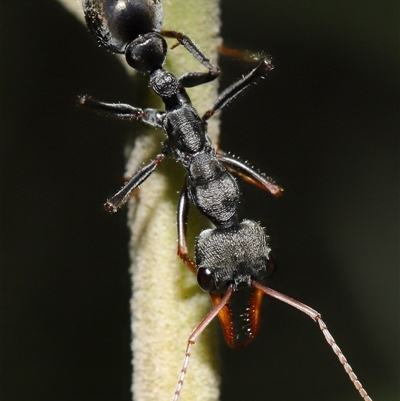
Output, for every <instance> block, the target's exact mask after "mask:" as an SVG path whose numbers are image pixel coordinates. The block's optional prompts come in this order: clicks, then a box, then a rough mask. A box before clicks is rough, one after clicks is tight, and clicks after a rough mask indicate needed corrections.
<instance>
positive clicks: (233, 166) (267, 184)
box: [217, 153, 283, 196]
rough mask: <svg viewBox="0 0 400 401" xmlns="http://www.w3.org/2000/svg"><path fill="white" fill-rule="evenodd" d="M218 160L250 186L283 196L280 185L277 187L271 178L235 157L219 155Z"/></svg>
mask: <svg viewBox="0 0 400 401" xmlns="http://www.w3.org/2000/svg"><path fill="white" fill-rule="evenodd" d="M217 158H218V159H219V160H220V161H221V162H222V163H224V165H225V167H226V168H227V169H228V170H229V171H231V172H233V173H235V174H237V175H239V176H240V177H241V178H243V179H244V180H245V181H247V182H249V183H250V184H253V185H255V186H257V187H259V188H261V189H263V190H265V191H269V192H271V194H272V195H274V196H280V195H282V192H283V188H281V187H280V186H279V185H276V184H275V183H274V181H273V180H272V179H271V178H269V177H265V176H264V175H262V174H260V173H257V172H256V171H255V170H254V169H252V168H251V167H250V166H248V165H247V164H246V163H244V162H242V161H241V160H239V159H236V158H235V157H234V156H228V155H226V154H224V153H217Z"/></svg>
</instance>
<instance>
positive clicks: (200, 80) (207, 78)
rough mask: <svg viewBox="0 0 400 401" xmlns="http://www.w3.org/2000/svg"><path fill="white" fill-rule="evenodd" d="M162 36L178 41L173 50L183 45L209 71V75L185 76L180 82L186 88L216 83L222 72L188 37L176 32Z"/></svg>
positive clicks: (201, 73) (166, 32) (163, 33)
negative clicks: (215, 80)
mask: <svg viewBox="0 0 400 401" xmlns="http://www.w3.org/2000/svg"><path fill="white" fill-rule="evenodd" d="M161 35H163V36H165V37H166V38H173V39H176V40H177V41H178V43H177V44H175V45H174V46H172V49H174V48H175V47H176V46H179V45H182V46H183V47H184V48H185V49H186V50H187V51H188V52H189V53H190V54H191V55H192V56H193V57H194V58H195V59H196V60H197V61H199V62H200V63H201V64H202V65H203V66H204V67H206V68H207V69H208V73H207V72H204V73H203V72H188V73H185V74H183V75H182V76H181V77H180V78H179V80H178V82H179V83H180V84H181V85H182V86H183V87H184V88H192V87H194V86H198V85H202V84H204V83H207V82H211V81H214V79H216V78H217V77H218V76H219V75H220V73H221V70H220V69H219V68H218V67H216V66H214V65H213V64H212V63H211V60H210V59H209V58H207V57H206V56H205V54H204V53H203V52H202V51H201V50H200V49H199V47H198V46H197V45H196V44H195V43H194V42H193V41H192V39H190V38H189V37H188V36H186V35H185V34H183V33H182V32H176V31H161Z"/></svg>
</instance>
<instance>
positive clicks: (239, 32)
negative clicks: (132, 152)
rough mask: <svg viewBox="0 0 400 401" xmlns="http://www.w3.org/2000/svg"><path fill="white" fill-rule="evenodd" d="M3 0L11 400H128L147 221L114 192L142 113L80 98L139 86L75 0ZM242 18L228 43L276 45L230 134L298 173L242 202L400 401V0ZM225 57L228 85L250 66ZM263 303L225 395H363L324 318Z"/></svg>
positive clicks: (247, 154)
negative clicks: (134, 284)
mask: <svg viewBox="0 0 400 401" xmlns="http://www.w3.org/2000/svg"><path fill="white" fill-rule="evenodd" d="M0 16H1V23H0V29H1V94H2V96H1V134H2V135H1V138H2V144H1V161H2V181H1V184H2V196H1V199H2V203H3V204H2V222H1V228H2V230H1V231H2V243H1V246H2V250H1V256H2V270H1V275H2V277H1V291H2V293H1V300H2V306H1V307H2V323H1V334H2V340H1V347H2V349H1V364H2V366H1V369H2V372H1V387H2V388H1V392H0V397H1V398H2V399H4V400H7V401H17V400H18V401H20V400H28V399H29V400H32V401H39V400H57V401H67V400H74V401H79V400H82V401H83V400H84V401H88V400H93V401H94V400H96V401H102V400H107V401H109V400H118V401H119V400H120V401H128V400H130V399H131V396H130V377H131V366H130V359H131V355H130V345H129V341H130V327H129V297H130V282H129V276H128V273H127V270H128V264H129V261H128V256H127V250H126V242H127V239H128V236H127V230H126V228H125V216H124V213H121V214H119V215H115V216H112V218H111V217H110V216H108V215H107V214H106V213H104V211H103V209H102V202H103V201H104V199H106V198H107V196H108V195H110V194H111V193H112V192H113V190H115V188H116V185H117V183H119V180H120V177H121V174H122V172H123V171H124V159H123V147H124V140H125V137H126V133H127V132H128V131H129V126H128V125H127V124H123V123H119V122H116V121H113V120H109V119H105V118H101V117H99V116H97V115H95V114H94V113H93V114H92V113H89V112H85V111H82V110H80V109H78V108H77V107H76V106H75V103H74V101H75V97H76V95H77V94H79V93H94V94H96V96H97V97H98V98H100V99H110V100H117V99H119V100H122V101H127V102H134V100H133V99H134V97H133V94H132V92H133V89H132V88H133V84H132V81H131V80H130V78H129V77H128V76H127V75H126V73H125V71H124V69H123V68H122V66H121V65H120V64H119V63H118V62H116V60H115V59H114V57H113V56H112V55H111V54H108V53H107V52H105V51H104V50H102V49H98V48H97V46H95V45H93V41H92V38H91V37H89V35H88V34H87V32H86V29H85V27H84V26H83V25H82V24H80V23H79V22H78V21H76V20H75V19H74V18H73V17H72V16H71V15H69V14H68V13H67V12H66V11H65V10H64V9H63V8H62V7H61V6H60V5H59V4H58V3H57V2H55V1H52V0H35V1H13V2H6V1H2V2H1V8H0ZM222 20H223V29H222V34H223V37H224V38H225V41H226V44H227V45H229V46H235V47H238V48H240V49H251V50H265V51H266V52H268V53H269V54H272V55H273V57H274V64H275V70H274V71H273V72H272V73H271V74H269V76H268V78H267V80H266V81H265V82H262V83H260V84H258V85H257V86H253V87H252V88H251V91H248V92H247V93H246V94H245V95H244V96H240V97H239V99H237V100H235V102H232V103H231V104H230V106H229V107H228V108H227V109H226V110H225V111H224V113H223V117H222V138H221V146H222V148H223V149H224V150H229V151H232V152H233V153H235V154H237V155H240V156H241V157H242V158H243V159H247V160H250V161H251V162H252V163H253V164H254V165H255V166H256V167H258V168H260V169H261V170H262V171H264V172H266V173H267V174H268V175H271V176H273V177H274V178H275V179H276V181H277V182H278V183H279V184H281V185H282V186H283V187H284V188H285V193H284V196H283V197H282V198H280V199H271V198H272V197H271V196H269V195H268V194H266V193H263V192H262V191H260V190H258V189H257V188H252V187H250V186H249V185H246V184H243V185H242V188H243V202H242V211H241V215H242V216H243V217H247V218H251V219H254V220H258V221H261V222H262V223H263V225H266V226H267V229H268V232H269V234H270V235H271V238H272V245H273V247H274V249H275V250H276V253H277V254H278V257H279V270H278V271H277V274H276V275H275V276H274V277H273V279H271V286H273V287H274V288H275V289H277V290H279V291H281V292H284V293H286V294H288V295H290V296H292V297H294V298H297V299H299V300H301V301H303V302H305V303H307V304H309V305H310V306H312V307H314V308H315V309H317V310H318V311H320V312H321V313H322V316H323V318H324V320H325V322H326V323H327V324H328V327H329V328H330V330H331V332H332V334H333V335H334V336H335V338H336V340H337V341H338V343H339V346H340V347H341V348H342V350H343V351H344V353H345V354H346V356H347V358H348V359H349V362H350V364H351V365H352V366H353V368H354V369H355V371H356V373H357V375H358V376H359V378H360V379H361V381H362V382H363V384H364V385H365V387H366V389H367V390H368V391H369V393H370V395H371V397H372V398H373V399H376V400H381V401H384V400H398V399H399V382H398V379H399V332H398V329H399V321H398V319H399V304H398V301H399V298H398V284H399V280H398V267H399V252H398V251H399V249H398V247H399V235H398V234H399V229H398V228H399V213H398V212H399V199H398V197H399V177H398V173H399V165H398V162H399V146H398V145H399V29H398V28H399V4H398V2H397V1H369V0H362V1H322V0H321V1H300V0H296V1H295V0H280V1H270V0H269V1H263V2H260V1H256V0H249V1H247V2H245V3H244V2H242V1H239V0H229V1H228V0H226V1H223V2H222ZM169 28H170V29H179V27H169ZM220 65H221V67H222V68H223V75H222V78H221V86H222V87H226V86H227V85H229V83H231V82H233V81H234V80H235V79H236V78H238V77H239V76H240V75H241V74H242V73H244V72H246V71H247V70H248V69H249V66H246V65H243V64H241V63H238V62H234V61H232V60H221V61H220ZM212 101H213V99H210V104H211V103H212ZM136 103H137V102H136ZM262 319H263V320H262V327H261V332H260V334H259V336H258V338H257V340H256V341H255V343H254V344H252V345H251V346H249V347H248V348H246V349H245V350H242V351H232V350H230V349H228V348H227V347H226V346H225V344H224V343H223V342H222V341H221V350H222V355H223V363H222V372H223V387H222V392H223V394H222V400H225V401H226V400H230V401H236V400H243V399H249V400H254V401H258V400H265V399H268V400H274V401H280V400H282V401H283V400H321V399H323V400H332V401H333V400H358V399H359V397H358V395H357V393H356V391H355V389H354V388H353V386H352V384H351V383H350V382H349V380H348V378H347V376H346V375H345V373H344V372H343V369H342V367H341V366H340V364H339V363H338V361H337V359H336V357H335V356H334V355H333V353H332V352H331V350H330V348H329V346H328V345H327V344H326V343H324V340H323V337H322V335H321V333H320V332H319V330H318V327H317V325H315V324H314V323H313V322H312V321H311V320H310V319H309V318H308V317H306V316H304V315H302V314H301V313H299V312H297V311H295V310H293V309H292V308H290V307H288V306H286V305H283V304H280V303H279V302H277V301H274V300H266V301H265V306H264V310H263V318H262ZM188 334H189V333H188ZM191 374H195V372H191Z"/></svg>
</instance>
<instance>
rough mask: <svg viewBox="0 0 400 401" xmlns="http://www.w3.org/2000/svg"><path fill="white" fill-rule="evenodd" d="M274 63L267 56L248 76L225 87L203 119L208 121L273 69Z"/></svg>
mask: <svg viewBox="0 0 400 401" xmlns="http://www.w3.org/2000/svg"><path fill="white" fill-rule="evenodd" d="M273 68H274V67H273V65H272V63H271V60H270V59H269V58H265V59H264V60H262V61H261V63H260V64H258V66H257V67H256V68H254V69H253V70H252V71H250V72H249V73H248V74H247V75H246V76H244V77H243V78H241V79H239V80H238V81H237V82H235V83H234V84H232V85H231V86H229V87H228V88H227V89H225V90H224V91H223V92H222V93H221V94H220V95H219V96H218V99H217V100H216V102H215V103H214V104H213V106H212V107H211V108H210V109H209V110H207V111H206V112H205V113H204V115H203V117H202V119H203V121H207V120H208V119H209V118H210V117H212V116H213V115H214V114H215V113H216V112H217V111H219V110H221V109H222V108H223V107H225V106H226V105H227V104H228V103H229V102H231V101H232V100H233V99H234V98H235V97H236V96H237V95H238V94H239V93H240V92H242V91H243V90H245V89H246V88H247V87H248V86H249V85H250V84H251V83H252V82H255V81H256V80H257V79H259V78H263V77H264V76H265V75H266V73H267V72H268V71H271V70H272V69H273Z"/></svg>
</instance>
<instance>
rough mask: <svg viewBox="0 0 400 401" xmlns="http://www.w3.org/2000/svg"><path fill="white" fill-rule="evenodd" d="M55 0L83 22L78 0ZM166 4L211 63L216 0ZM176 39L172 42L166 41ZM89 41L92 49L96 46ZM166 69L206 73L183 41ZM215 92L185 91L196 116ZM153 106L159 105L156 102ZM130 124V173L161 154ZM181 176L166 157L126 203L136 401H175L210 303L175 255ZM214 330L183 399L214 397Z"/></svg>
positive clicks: (214, 122) (212, 129)
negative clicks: (183, 367) (189, 345)
mask: <svg viewBox="0 0 400 401" xmlns="http://www.w3.org/2000/svg"><path fill="white" fill-rule="evenodd" d="M59 1H60V2H61V3H63V4H64V5H65V6H66V7H67V8H68V9H69V10H70V11H72V12H73V13H74V14H75V15H77V17H78V18H79V19H80V20H81V21H83V13H82V9H81V6H80V4H79V2H77V0H59ZM163 6H164V13H165V20H164V28H165V29H169V30H176V31H183V32H184V33H185V34H187V35H188V36H190V37H191V38H192V39H194V40H195V42H196V43H197V44H198V45H199V46H200V48H201V49H202V50H203V51H204V52H205V54H206V55H207V56H208V57H209V58H211V59H212V60H214V61H216V60H217V46H218V44H219V43H220V38H219V28H220V22H219V8H218V7H219V2H218V1H217V0H173V1H172V0H170V1H168V0H165V1H164V2H163ZM173 43H174V42H170V44H171V45H172V44H173ZM93 45H94V46H96V44H95V43H93ZM166 68H167V69H168V70H170V71H172V72H173V73H174V74H176V75H177V76H179V75H180V74H181V73H183V72H188V71H204V67H202V66H201V65H200V64H199V63H198V62H197V61H196V60H195V59H194V58H193V56H191V55H190V54H189V53H188V52H187V51H186V50H185V49H184V48H183V47H182V46H179V47H178V48H175V49H174V50H171V51H169V54H168V58H167V63H166ZM145 96H146V95H145ZM216 96H217V83H216V82H214V83H208V84H206V85H202V86H200V87H198V88H194V89H193V90H191V91H190V97H191V99H192V101H193V105H194V106H195V107H196V109H197V110H199V113H200V115H201V114H202V113H204V112H205V111H206V110H207V109H208V108H209V107H210V106H211V104H212V103H213V101H214V100H215V99H216ZM154 98H155V99H156V96H155V97H154ZM104 100H107V99H104ZM121 100H122V99H121ZM136 106H139V107H140V106H142V105H140V104H138V105H136ZM154 107H162V106H160V104H159V103H158V104H156V105H154ZM134 129H135V138H136V139H135V142H134V146H133V147H130V146H129V145H128V147H127V158H128V162H127V173H128V174H132V173H133V172H134V171H136V170H137V169H138V168H139V167H140V166H141V165H142V164H143V162H148V161H149V160H150V159H151V158H153V157H154V156H155V155H156V154H157V153H158V152H159V151H160V143H161V141H162V140H163V139H164V135H163V133H162V132H161V131H157V132H155V131H151V130H149V129H147V128H146V129H145V128H144V127H143V126H141V125H140V124H139V123H137V125H136V124H135V126H134ZM218 129H219V121H218V118H216V117H213V119H211V121H210V122H209V135H210V137H211V139H212V140H213V141H214V142H216V141H217V138H218ZM121 173H122V172H121ZM183 177H184V171H183V169H180V168H179V167H178V166H177V165H176V163H174V162H171V161H165V162H163V163H162V165H161V166H160V167H159V168H158V169H157V171H156V172H155V173H154V174H153V175H152V176H151V177H150V178H149V179H148V180H147V181H146V182H145V183H144V184H143V185H142V187H141V190H140V192H139V193H138V195H136V196H134V197H133V198H132V200H131V201H130V202H129V213H128V224H129V227H130V231H131V240H130V256H131V260H132V265H131V268H130V272H131V275H132V283H133V284H132V299H131V313H132V335H133V341H132V351H133V370H134V377H133V385H132V392H133V399H134V400H135V401H164V400H169V399H171V398H172V395H173V392H174V389H175V385H176V382H177V378H178V375H179V372H180V368H181V364H182V362H183V357H184V352H185V348H186V343H187V338H188V336H189V335H190V333H191V332H192V330H193V329H194V328H195V327H196V326H197V324H198V323H199V322H200V321H201V319H202V318H203V317H204V316H205V315H206V313H207V312H208V311H209V310H210V307H211V304H210V300H209V297H208V296H207V295H206V294H204V293H203V292H201V291H200V290H199V289H198V286H197V283H196V280H195V278H194V276H193V274H191V273H190V272H189V270H188V269H187V268H186V267H185V266H184V265H183V263H182V262H181V261H180V259H179V258H178V257H177V255H176V247H177V232H176V210H177V202H178V193H177V192H178V191H179V190H180V187H181V185H182V183H183ZM189 227H191V228H192V230H191V231H193V234H192V235H195V234H198V229H199V228H198V227H199V217H198V216H197V215H196V216H194V217H191V221H190V222H189ZM193 227H195V228H194V229H193ZM189 244H190V249H192V247H193V246H192V244H193V239H189ZM213 330H214V329H211V330H210V328H207V330H206V331H205V332H204V333H203V334H202V336H200V339H199V341H198V343H197V344H196V346H195V347H194V348H192V357H191V360H190V365H189V370H188V375H187V377H186V380H185V383H184V386H183V390H182V394H181V401H185V400H186V401H195V400H196V401H197V400H202V401H215V400H218V398H219V381H220V379H219V375H218V372H217V368H218V365H219V364H218V349H217V343H216V339H215V337H216V336H215V333H214V331H213ZM99 352H101V351H99Z"/></svg>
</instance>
